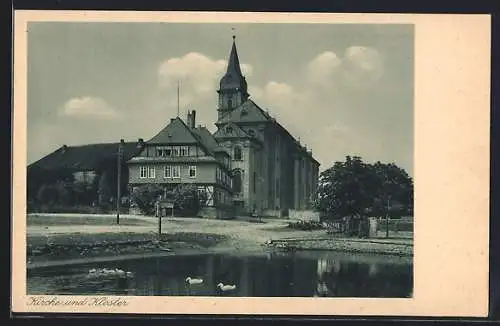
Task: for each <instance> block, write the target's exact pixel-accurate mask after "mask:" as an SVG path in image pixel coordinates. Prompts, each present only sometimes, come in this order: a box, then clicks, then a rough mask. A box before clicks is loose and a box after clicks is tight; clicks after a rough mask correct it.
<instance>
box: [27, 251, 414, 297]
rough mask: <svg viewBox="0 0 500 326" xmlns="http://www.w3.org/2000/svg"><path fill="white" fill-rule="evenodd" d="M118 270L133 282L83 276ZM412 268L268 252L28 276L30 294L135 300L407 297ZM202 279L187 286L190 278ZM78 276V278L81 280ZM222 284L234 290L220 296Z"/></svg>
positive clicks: (129, 263) (165, 259)
mask: <svg viewBox="0 0 500 326" xmlns="http://www.w3.org/2000/svg"><path fill="white" fill-rule="evenodd" d="M96 267H97V268H103V267H107V268H120V269H123V270H126V271H131V272H133V273H134V278H133V279H130V280H116V279H115V280H109V279H108V280H105V279H102V280H97V281H93V283H92V282H90V281H88V280H85V279H84V278H83V275H85V271H88V269H89V268H96ZM412 267H413V266H412V264H408V263H399V264H398V263H387V262H384V260H382V262H367V261H363V260H360V261H356V260H352V259H347V260H346V259H339V258H337V259H330V258H328V259H326V258H318V257H314V256H312V257H302V256H297V255H294V254H293V253H292V254H268V255H265V254H264V255H261V256H247V257H239V256H232V255H190V256H169V257H163V258H149V259H142V260H130V261H123V262H114V263H109V264H100V265H99V266H91V265H87V266H80V267H75V268H73V269H72V270H70V271H68V270H66V271H64V273H65V275H66V276H64V277H63V276H61V272H62V271H60V270H57V269H55V270H52V271H50V270H46V271H40V272H36V273H32V274H33V275H31V276H29V277H28V291H29V292H28V293H30V294H36V293H37V292H41V293H49V292H50V293H53V294H57V293H61V294H67V293H71V294H98V293H99V294H103V293H104V294H115V295H136V296H151V295H154V296H162V295H164V296H186V295H188V296H189V295H191V296H245V297H249V296H253V297H312V296H327V297H335V296H340V297H409V296H410V295H411V293H412V288H413V270H412ZM188 276H190V277H196V278H203V280H204V282H203V283H202V284H199V285H189V284H187V283H186V281H185V280H186V278H187V277H188ZM78 277H80V279H78ZM218 283H223V284H234V285H236V289H235V290H234V291H230V292H225V293H223V292H220V291H219V290H218V288H217V284H218Z"/></svg>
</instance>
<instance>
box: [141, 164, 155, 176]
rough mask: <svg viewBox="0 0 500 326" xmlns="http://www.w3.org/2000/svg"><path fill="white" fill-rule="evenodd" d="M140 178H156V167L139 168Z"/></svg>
mask: <svg viewBox="0 0 500 326" xmlns="http://www.w3.org/2000/svg"><path fill="white" fill-rule="evenodd" d="M139 177H140V178H141V179H145V178H153V179H154V177H155V167H154V166H141V167H140V168H139Z"/></svg>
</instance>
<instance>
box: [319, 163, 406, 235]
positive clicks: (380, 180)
mask: <svg viewBox="0 0 500 326" xmlns="http://www.w3.org/2000/svg"><path fill="white" fill-rule="evenodd" d="M412 198H413V182H412V179H411V178H410V177H409V176H408V174H407V173H406V172H405V171H404V170H403V169H401V168H399V167H398V166H396V165H395V164H392V163H390V164H384V163H380V162H376V163H374V164H368V163H364V162H363V161H362V160H361V158H360V157H357V156H355V157H350V156H347V157H346V160H345V162H335V163H334V165H333V166H332V167H331V168H329V169H327V170H326V171H324V172H322V173H321V175H320V180H319V186H318V191H317V196H316V198H315V200H314V207H315V208H316V209H317V210H320V211H322V212H324V213H325V215H326V217H327V218H329V219H335V220H338V219H345V220H346V224H347V229H348V230H347V231H349V229H350V228H349V226H352V223H351V221H353V220H354V221H358V222H357V223H358V225H360V226H359V227H360V228H361V225H365V224H366V223H365V222H366V219H367V217H368V216H369V215H371V216H388V215H389V213H390V207H391V206H392V205H391V204H400V206H402V209H401V210H402V212H400V213H399V214H404V213H406V214H409V213H410V209H411V206H412V205H411V202H412ZM360 233H362V230H359V231H358V234H360Z"/></svg>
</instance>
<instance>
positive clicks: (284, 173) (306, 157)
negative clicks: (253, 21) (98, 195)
mask: <svg viewBox="0 0 500 326" xmlns="http://www.w3.org/2000/svg"><path fill="white" fill-rule="evenodd" d="M217 93H218V103H217V113H218V115H217V121H216V122H215V125H216V127H217V131H216V132H215V133H213V134H212V133H210V131H208V130H207V129H206V128H204V127H201V126H196V111H191V112H188V115H187V117H186V119H185V121H183V120H182V119H181V118H179V117H177V118H173V119H171V120H170V123H169V124H168V125H167V126H166V127H165V128H164V129H163V130H161V131H160V132H159V133H158V134H157V135H155V136H154V137H153V138H152V139H150V140H148V141H146V142H145V143H144V146H143V149H142V151H141V152H140V153H139V154H138V155H136V156H135V157H133V158H131V159H130V160H128V162H127V165H128V168H129V173H128V175H129V187H130V189H131V190H133V188H134V187H135V186H139V185H142V184H148V183H155V184H162V185H165V186H168V185H175V184H179V183H190V184H194V185H196V186H197V187H198V190H199V191H204V192H206V193H207V195H208V196H207V202H206V205H205V206H206V207H205V208H204V209H203V212H202V215H203V216H207V217H215V218H227V217H230V216H239V215H248V214H258V215H260V216H267V217H286V216H288V215H289V213H290V211H291V210H299V211H300V210H309V209H311V204H312V198H313V195H314V193H315V190H316V187H317V184H318V172H319V162H318V161H317V160H316V159H315V158H314V157H313V154H312V151H311V150H308V149H307V148H306V147H305V146H302V145H301V144H300V142H299V141H297V140H296V139H295V138H294V136H292V135H291V134H290V133H289V132H288V131H287V130H286V128H284V127H283V126H282V125H281V124H280V123H279V122H278V121H276V119H275V118H273V117H272V116H270V115H269V114H268V113H267V112H265V111H264V110H263V109H262V108H260V107H259V106H258V105H257V104H256V103H255V102H253V101H252V99H251V98H250V94H249V93H248V89H247V81H246V79H245V76H243V74H242V71H241V68H240V63H239V58H238V52H237V49H236V41H235V37H234V36H233V43H232V48H231V51H230V54H229V60H228V66H227V70H226V73H225V74H224V75H223V76H222V78H221V79H220V82H219V87H218V90H217ZM157 170H158V171H160V172H158V173H157Z"/></svg>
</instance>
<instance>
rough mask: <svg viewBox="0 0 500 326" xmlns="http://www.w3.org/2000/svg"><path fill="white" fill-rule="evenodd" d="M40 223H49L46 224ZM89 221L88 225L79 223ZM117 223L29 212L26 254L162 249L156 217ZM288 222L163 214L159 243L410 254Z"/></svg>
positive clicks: (404, 242) (392, 243) (408, 247)
mask: <svg viewBox="0 0 500 326" xmlns="http://www.w3.org/2000/svg"><path fill="white" fill-rule="evenodd" d="M86 217H88V218H86ZM44 221H46V222H47V224H46V225H45V226H44ZM87 221H88V223H92V224H83V223H84V222H87ZM120 221H121V222H122V224H120V225H116V224H115V223H116V216H114V215H91V216H89V215H87V216H85V215H81V214H43V215H42V214H37V215H35V216H33V215H30V216H28V227H27V242H28V248H29V252H30V253H33V252H38V254H39V256H36V257H32V258H34V260H35V261H40V260H45V259H47V257H46V256H47V255H48V256H51V257H52V258H48V259H50V260H52V259H63V260H64V259H73V258H81V259H84V258H85V259H87V258H90V257H100V256H103V255H104V256H106V255H108V256H109V255H111V256H116V255H119V256H122V255H124V256H126V255H127V254H128V255H131V254H132V255H133V254H140V253H144V254H148V253H151V254H152V253H157V252H158V251H161V250H162V249H160V248H158V247H155V246H152V245H151V243H152V242H154V241H155V239H157V232H158V219H157V218H154V217H145V216H137V215H121V216H120ZM73 223H75V224H73ZM288 223H289V221H288V220H283V219H264V220H263V221H262V223H257V222H255V221H253V222H252V221H249V220H211V219H200V218H175V217H174V218H172V217H165V218H163V219H162V242H163V241H166V242H165V245H166V246H168V247H169V248H171V249H172V251H173V252H177V251H178V250H180V251H182V250H184V249H190V248H191V249H194V250H203V249H208V248H210V250H213V251H219V252H232V253H234V252H243V251H245V252H259V251H264V250H269V247H266V246H264V244H265V243H266V242H269V240H272V243H273V247H274V245H275V244H278V248H282V249H283V247H288V248H289V247H290V246H291V247H293V248H294V249H296V250H301V249H308V250H314V249H322V250H332V251H345V252H352V253H355V252H358V253H363V252H364V253H374V254H377V253H385V254H391V255H396V256H411V255H412V252H413V243H412V241H411V239H346V238H338V237H336V236H333V235H327V234H326V232H325V230H315V231H301V230H295V229H290V228H287V225H288ZM207 239H208V240H207ZM127 242H129V243H127ZM203 242H205V243H203ZM384 242H385V243H384ZM134 243H140V244H134ZM57 248H62V249H57ZM285 249H286V248H285ZM54 252H55V253H54ZM59 254H60V256H58V255H59ZM30 255H31V254H29V256H30ZM78 256H80V257H78Z"/></svg>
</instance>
